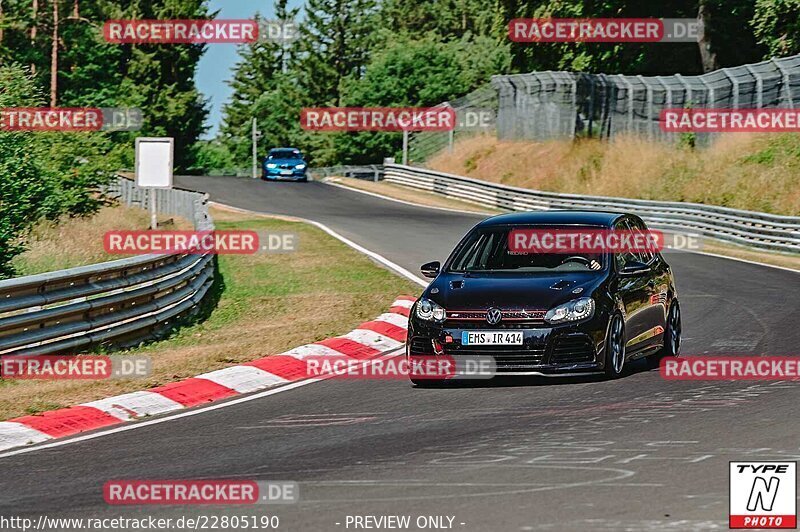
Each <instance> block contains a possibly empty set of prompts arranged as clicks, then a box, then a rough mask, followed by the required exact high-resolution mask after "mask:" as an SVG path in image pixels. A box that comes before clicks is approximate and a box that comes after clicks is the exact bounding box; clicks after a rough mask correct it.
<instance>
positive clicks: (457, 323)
mask: <svg viewBox="0 0 800 532" xmlns="http://www.w3.org/2000/svg"><path fill="white" fill-rule="evenodd" d="M546 312H547V311H545V310H527V309H524V310H523V309H515V310H502V311H501V314H502V315H503V319H502V320H500V323H498V324H496V325H489V323H488V322H487V321H486V310H448V311H447V319H446V320H445V326H446V327H451V328H455V329H525V328H527V327H531V326H535V325H542V324H544V315H545V313H546Z"/></svg>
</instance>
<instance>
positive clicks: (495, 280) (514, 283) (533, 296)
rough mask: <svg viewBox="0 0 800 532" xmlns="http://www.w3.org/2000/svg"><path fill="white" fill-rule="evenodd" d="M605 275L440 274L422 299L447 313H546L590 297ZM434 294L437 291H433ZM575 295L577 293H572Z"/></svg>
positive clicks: (592, 273)
mask: <svg viewBox="0 0 800 532" xmlns="http://www.w3.org/2000/svg"><path fill="white" fill-rule="evenodd" d="M605 277H606V275H605V272H559V273H553V274H549V273H548V274H535V275H521V274H490V275H486V274H469V275H462V274H452V273H446V274H441V275H439V277H437V278H436V280H435V281H434V282H433V283H432V284H431V285H430V286H429V287H428V289H427V290H425V294H424V296H425V297H428V298H430V299H432V300H433V301H435V302H437V303H438V304H440V305H441V306H443V307H444V308H446V309H448V310H473V309H474V310H478V309H486V308H490V307H497V308H500V309H522V308H524V309H550V308H552V307H554V306H556V305H560V304H561V303H565V302H567V301H569V300H571V299H576V298H578V297H586V296H589V295H591V294H593V293H594V291H595V290H597V288H598V287H599V286H600V284H602V282H603V280H604V279H605ZM437 290H438V291H437ZM575 292H579V293H575Z"/></svg>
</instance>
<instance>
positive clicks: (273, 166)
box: [267, 163, 278, 168]
mask: <svg viewBox="0 0 800 532" xmlns="http://www.w3.org/2000/svg"><path fill="white" fill-rule="evenodd" d="M277 167H278V165H277V164H275V163H267V168H277Z"/></svg>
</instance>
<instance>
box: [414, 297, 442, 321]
mask: <svg viewBox="0 0 800 532" xmlns="http://www.w3.org/2000/svg"><path fill="white" fill-rule="evenodd" d="M417 317H418V318H419V319H421V320H426V321H444V318H445V311H444V309H443V308H442V307H441V306H439V305H437V304H436V303H434V302H433V301H431V300H430V299H425V298H424V297H423V298H422V299H420V300H419V302H418V303H417Z"/></svg>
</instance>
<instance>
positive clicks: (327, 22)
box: [294, 0, 379, 107]
mask: <svg viewBox="0 0 800 532" xmlns="http://www.w3.org/2000/svg"><path fill="white" fill-rule="evenodd" d="M375 5H376V2H375V0H308V2H307V4H306V8H305V14H306V16H305V21H304V22H303V25H302V26H301V27H300V38H299V40H298V42H297V60H296V64H295V65H294V71H295V72H296V73H297V78H298V82H299V83H300V86H301V87H302V88H303V90H304V92H305V93H306V94H307V95H308V98H309V101H310V102H311V104H312V105H314V106H320V107H324V106H328V105H333V106H338V105H340V104H341V84H342V82H343V80H344V79H345V78H346V77H349V76H358V75H360V73H361V71H362V69H363V68H364V66H365V65H366V63H367V60H368V58H369V56H370V51H371V45H373V44H374V42H375V29H376V28H378V27H379V26H378V25H377V23H376V22H377V20H376V11H375Z"/></svg>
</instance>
